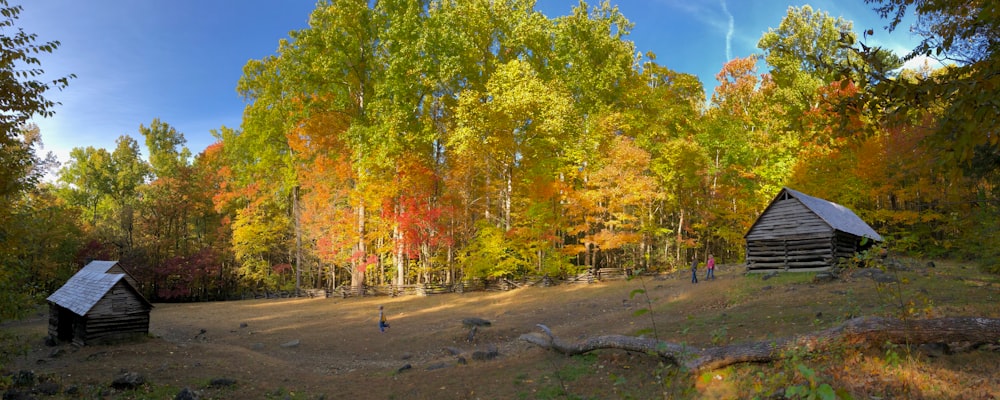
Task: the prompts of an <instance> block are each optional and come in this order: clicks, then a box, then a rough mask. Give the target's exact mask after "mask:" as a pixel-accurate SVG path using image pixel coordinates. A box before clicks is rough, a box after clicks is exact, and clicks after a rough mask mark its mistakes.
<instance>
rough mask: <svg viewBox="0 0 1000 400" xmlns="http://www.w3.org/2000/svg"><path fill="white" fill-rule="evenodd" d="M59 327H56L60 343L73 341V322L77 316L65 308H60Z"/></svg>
mask: <svg viewBox="0 0 1000 400" xmlns="http://www.w3.org/2000/svg"><path fill="white" fill-rule="evenodd" d="M58 317H59V325H58V326H57V327H56V339H57V340H59V341H60V342H69V341H71V340H73V321H74V320H76V314H74V313H73V312H72V311H70V310H67V309H65V308H63V307H59V316H58Z"/></svg>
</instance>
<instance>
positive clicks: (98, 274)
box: [47, 261, 153, 346]
mask: <svg viewBox="0 0 1000 400" xmlns="http://www.w3.org/2000/svg"><path fill="white" fill-rule="evenodd" d="M133 282H135V280H134V279H133V278H132V277H131V275H129V274H128V273H127V272H125V270H124V269H122V267H121V266H120V265H118V262H116V261H92V262H90V263H89V264H87V265H86V266H85V267H83V269H81V270H80V271H79V272H77V273H76V274H75V275H73V277H72V278H70V279H69V281H67V282H66V284H65V285H63V286H62V287H61V288H59V290H56V292H55V293H52V295H51V296H49V297H48V299H47V300H48V301H49V336H50V337H51V338H53V339H56V340H58V341H62V342H72V343H74V344H77V345H81V346H83V345H86V344H94V343H102V342H112V341H116V340H121V339H127V338H130V337H135V336H142V335H145V334H146V333H148V332H149V312H150V310H152V308H153V305H152V304H150V303H149V301H147V300H146V298H145V297H143V296H142V295H141V294H140V293H139V291H138V290H136V288H135V284H134V283H133Z"/></svg>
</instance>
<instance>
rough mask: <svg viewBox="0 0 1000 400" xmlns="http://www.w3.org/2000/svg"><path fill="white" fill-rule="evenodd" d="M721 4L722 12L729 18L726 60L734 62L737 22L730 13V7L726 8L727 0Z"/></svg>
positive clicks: (722, 0)
mask: <svg viewBox="0 0 1000 400" xmlns="http://www.w3.org/2000/svg"><path fill="white" fill-rule="evenodd" d="M720 2H721V3H722V12H724V13H726V17H728V18H729V29H728V30H727V31H726V60H732V59H733V30H734V27H735V21H733V14H732V13H730V12H729V7H727V6H726V0H721V1H720Z"/></svg>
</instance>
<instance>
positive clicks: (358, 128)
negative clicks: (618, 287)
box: [8, 0, 1000, 299]
mask: <svg viewBox="0 0 1000 400" xmlns="http://www.w3.org/2000/svg"><path fill="white" fill-rule="evenodd" d="M881 3H886V4H888V5H889V6H892V5H896V4H897V3H898V5H905V4H909V2H894V1H883V2H881ZM935 4H937V3H935ZM977 4H978V3H977ZM951 11H955V10H953V9H949V8H947V7H945V8H941V9H938V10H934V11H933V12H934V13H937V14H935V15H938V16H946V15H948V13H949V12H951ZM939 22H940V23H942V24H946V23H947V24H950V23H956V22H955V20H952V19H947V18H944V19H941V20H940V21H939ZM775 23H776V24H778V25H777V26H778V27H777V28H776V29H772V30H771V31H769V32H767V33H765V34H764V35H763V37H762V38H761V41H760V42H759V44H758V46H759V47H760V49H761V51H762V54H760V55H755V56H750V57H746V58H737V59H733V60H730V61H729V62H727V63H726V64H724V65H722V66H721V69H720V72H719V74H718V76H717V80H718V84H717V85H716V86H715V88H714V91H713V92H712V93H710V95H709V96H708V97H707V99H706V95H705V93H704V89H703V83H702V82H699V81H698V79H697V78H695V77H694V76H692V75H689V74H685V73H681V72H677V71H673V70H671V69H670V68H668V65H661V64H659V63H658V61H657V59H656V57H655V55H653V54H645V55H640V54H641V53H640V52H639V51H637V49H636V48H635V44H634V43H632V42H631V41H629V40H628V34H629V32H630V30H631V28H632V23H631V22H630V21H628V20H627V19H626V18H625V16H624V15H621V13H620V12H619V11H618V10H617V8H614V7H612V6H610V5H609V4H607V3H601V4H598V5H596V6H590V5H587V4H585V3H581V4H580V5H579V6H578V7H575V8H573V9H572V11H571V12H570V13H569V14H568V15H566V16H562V17H558V18H549V17H546V16H544V15H542V14H541V13H539V12H538V11H537V10H535V9H534V2H533V1H529V0H504V1H461V2H449V1H445V2H437V1H420V0H392V1H378V2H369V1H346V2H319V3H318V4H317V8H316V10H315V11H313V14H312V15H311V17H310V26H309V27H308V28H306V29H302V30H299V31H294V32H291V33H290V35H289V37H288V38H287V39H285V40H282V41H281V42H280V43H279V45H278V48H277V51H276V53H275V54H274V55H272V56H268V57H265V58H262V59H259V60H251V61H250V62H248V63H247V65H246V67H245V68H244V76H243V78H242V79H241V80H240V82H239V84H238V88H237V89H238V91H239V92H240V93H241V94H242V95H243V96H244V97H245V99H246V109H245V112H244V117H243V121H242V124H241V126H240V127H239V128H238V129H234V128H229V127H222V128H221V129H220V130H219V131H217V132H214V134H215V137H216V138H217V143H216V144H214V145H212V146H210V147H209V148H207V149H205V151H204V152H202V153H201V154H198V155H197V156H195V157H192V156H191V154H190V152H189V151H188V150H187V149H186V148H185V147H184V143H185V141H184V137H183V134H181V133H179V132H176V131H175V130H174V129H173V128H172V127H170V126H169V125H167V124H165V123H162V122H160V121H159V120H154V121H153V122H152V123H151V124H150V126H149V127H146V126H140V133H141V134H142V135H143V136H144V137H145V139H146V140H145V142H146V145H147V148H148V149H149V154H148V155H147V157H146V158H145V159H147V160H149V161H148V162H147V161H145V160H144V159H143V157H139V148H138V143H137V142H136V141H135V140H132V139H131V138H129V137H127V136H124V137H123V138H121V139H120V140H119V146H118V148H117V149H115V150H114V151H113V152H108V151H107V150H104V149H93V148H87V149H77V150H74V152H73V158H72V160H71V161H70V162H69V163H68V164H66V165H65V166H64V167H63V169H62V171H61V173H60V178H59V179H60V181H59V185H58V188H57V189H55V190H57V193H58V200H56V199H47V200H46V201H50V202H51V204H52V205H53V206H56V205H60V204H65V205H66V206H67V207H69V209H68V210H65V211H60V212H67V213H69V212H70V210H71V211H72V213H70V215H73V216H75V217H76V218H78V219H76V220H75V221H76V222H77V224H78V226H79V228H80V229H81V230H82V231H83V232H86V237H87V238H88V240H87V241H84V243H93V244H91V245H88V247H87V248H88V249H89V250H86V252H88V253H92V254H94V255H97V254H102V256H103V254H104V253H106V252H112V253H115V254H113V255H112V256H113V257H116V258H120V259H122V260H127V261H128V263H129V265H132V266H134V267H135V269H136V270H137V272H136V275H137V276H139V277H140V278H141V281H142V285H143V288H142V290H144V293H147V294H150V295H151V296H154V297H157V298H163V299H206V298H218V297H226V296H232V295H234V294H236V293H240V292H246V291H275V290H294V289H297V288H300V287H318V288H328V289H332V288H335V287H338V286H344V285H348V286H353V287H355V288H359V287H361V286H363V285H410V284H423V283H437V284H452V283H456V282H459V281H462V280H469V279H521V278H524V277H528V276H542V275H547V276H550V277H566V276H572V275H575V274H578V273H580V272H583V271H586V270H590V269H595V268H618V269H623V270H637V269H643V270H652V271H670V270H674V269H676V268H678V267H681V266H684V265H688V263H689V262H690V261H691V260H692V259H702V258H704V257H706V256H707V254H708V253H714V254H715V256H716V258H717V259H718V260H720V262H722V263H738V262H740V261H741V259H742V257H743V254H744V250H743V246H744V243H743V234H744V233H745V232H746V230H747V229H748V228H749V227H750V225H751V224H752V223H753V222H754V221H755V220H756V218H757V216H758V215H759V214H760V213H761V212H762V210H763V208H764V207H766V205H767V204H768V202H769V201H770V200H771V198H772V196H774V195H775V194H776V193H777V192H778V191H779V190H780V189H781V188H782V187H785V186H789V187H793V188H796V189H798V190H801V191H804V192H806V193H809V194H811V195H814V196H818V197H822V198H825V199H828V200H831V201H834V202H837V203H840V204H843V205H845V206H848V207H850V208H852V209H853V210H855V211H856V212H857V213H858V214H859V215H860V216H861V217H862V218H863V219H865V220H866V221H868V222H869V223H871V224H872V225H873V226H874V227H875V229H876V230H878V231H879V232H880V233H882V234H883V236H886V237H887V238H889V244H890V246H891V247H892V248H893V249H894V250H897V251H903V252H910V253H913V254H919V255H929V256H958V257H971V258H985V259H990V258H991V257H992V259H996V257H1000V253H998V252H997V251H996V250H995V249H996V248H998V246H996V245H997V243H996V240H997V239H996V238H997V237H1000V235H997V225H996V224H995V221H996V220H997V217H998V216H1000V203H998V202H1000V198H998V197H1000V187H998V185H997V178H998V176H1000V175H998V171H1000V161H998V160H1000V158H998V154H1000V151H998V147H997V143H998V140H997V137H998V132H997V131H996V129H995V127H993V126H992V125H990V126H982V127H981V129H980V131H976V130H974V129H966V128H968V127H965V128H963V129H965V130H961V129H957V128H956V126H958V125H956V124H958V122H957V121H959V120H961V118H963V117H965V116H964V115H962V114H961V113H963V112H965V113H975V115H973V116H969V118H970V119H971V120H976V121H980V120H982V117H983V116H982V115H980V114H982V113H984V112H987V113H992V115H993V116H994V117H995V114H996V108H995V107H993V108H992V111H982V110H980V109H974V110H973V109H969V108H963V107H962V106H961V104H959V103H958V101H959V100H958V99H957V98H954V97H950V96H949V95H948V93H956V92H948V91H947V90H945V89H942V88H945V87H948V85H949V82H952V81H953V80H955V79H960V80H963V81H969V80H972V81H975V79H977V77H978V78H981V80H983V82H985V83H990V84H995V83H996V82H995V76H996V73H995V71H996V65H997V63H996V62H995V57H996V56H995V55H993V51H994V49H993V47H989V46H992V44H991V43H993V42H990V41H975V40H972V39H969V42H968V44H969V45H970V46H972V47H975V46H976V45H980V46H981V49H983V53H984V54H979V55H977V57H978V58H975V59H971V60H967V61H969V62H968V63H966V64H960V65H953V66H951V67H946V68H941V69H938V70H930V69H926V70H922V71H910V70H906V71H903V72H898V70H897V67H899V65H900V64H901V61H902V60H900V59H899V58H898V57H896V56H893V55H892V54H891V53H888V52H885V51H883V50H880V49H872V48H870V47H868V46H867V45H865V44H864V43H863V42H861V41H859V40H858V35H857V34H856V33H855V32H854V31H853V26H852V24H851V23H850V21H845V20H843V19H841V18H836V19H835V18H833V17H830V16H829V15H828V14H826V13H825V12H822V11H819V10H813V9H812V8H810V7H809V6H803V7H801V8H798V7H793V8H790V9H789V12H788V15H787V16H786V17H785V19H784V20H782V21H775ZM779 23H780V24H779ZM958 23H961V21H959V22H958ZM932 28H933V26H932ZM928 32H929V34H939V35H940V34H942V32H945V33H947V32H950V31H941V30H934V29H929V30H928ZM966 39H968V38H966ZM973 39H974V38H973ZM892 71H896V72H892ZM935 85H937V86H935ZM914 90H923V91H921V92H914ZM990 93H992V92H990ZM956 95H957V94H956ZM907 96H910V97H907ZM917 96H924V97H920V98H919V100H920V101H919V102H918V103H912V104H919V105H920V106H919V107H912V106H908V105H907V104H908V103H907V101H905V100H906V99H913V100H914V101H916V100H917V99H916V97H917ZM928 96H929V97H928ZM983 96H992V97H990V100H989V101H995V94H983ZM899 99H904V101H900V100H899ZM706 100H707V101H706ZM963 101H964V100H963ZM968 101H970V102H971V103H969V104H981V103H982V101H985V100H983V99H979V98H974V99H971V100H968ZM10 137H11V136H10V135H8V140H9V138H10ZM952 142H954V143H955V146H951V145H950V144H949V143H952ZM94 244H100V245H99V246H97V245H94ZM109 249H110V250H109ZM991 249H992V250H991Z"/></svg>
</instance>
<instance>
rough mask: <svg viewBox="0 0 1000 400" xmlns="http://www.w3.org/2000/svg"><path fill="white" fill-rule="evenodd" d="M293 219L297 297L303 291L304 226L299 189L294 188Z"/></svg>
mask: <svg viewBox="0 0 1000 400" xmlns="http://www.w3.org/2000/svg"><path fill="white" fill-rule="evenodd" d="M292 218H294V219H295V295H296V296H298V295H299V293H301V290H302V226H301V225H300V223H299V187H298V186H296V187H294V188H292Z"/></svg>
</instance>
